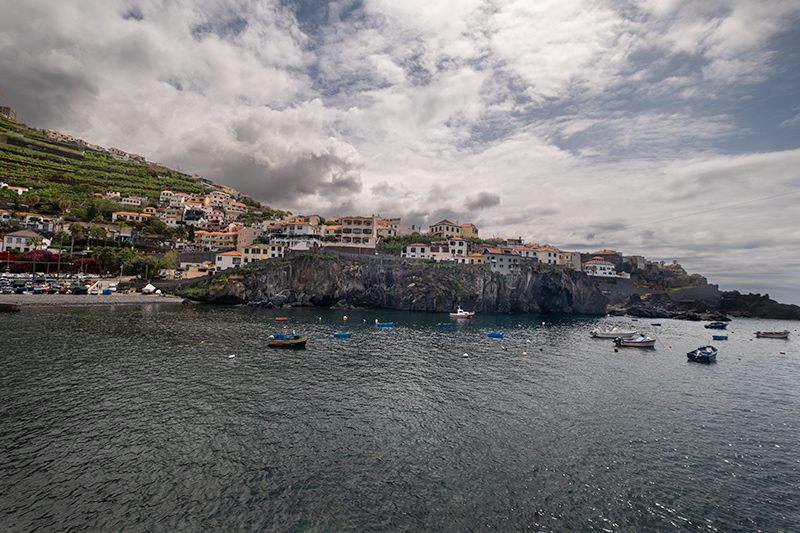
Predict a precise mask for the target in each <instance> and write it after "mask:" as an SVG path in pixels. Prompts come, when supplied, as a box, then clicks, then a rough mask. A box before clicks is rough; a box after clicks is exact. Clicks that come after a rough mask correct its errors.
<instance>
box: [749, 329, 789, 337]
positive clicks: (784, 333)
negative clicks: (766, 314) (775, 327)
mask: <svg viewBox="0 0 800 533" xmlns="http://www.w3.org/2000/svg"><path fill="white" fill-rule="evenodd" d="M756 337H758V338H760V339H788V338H789V330H788V329H786V330H784V331H756Z"/></svg>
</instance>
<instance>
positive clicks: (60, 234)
mask: <svg viewBox="0 0 800 533" xmlns="http://www.w3.org/2000/svg"><path fill="white" fill-rule="evenodd" d="M67 237H69V235H67V232H66V231H64V230H59V231H57V232H56V234H55V238H56V239H57V240H58V270H57V271H56V279H59V278H61V254H62V253H63V251H64V250H63V248H62V245H63V243H64V239H66V238H67Z"/></svg>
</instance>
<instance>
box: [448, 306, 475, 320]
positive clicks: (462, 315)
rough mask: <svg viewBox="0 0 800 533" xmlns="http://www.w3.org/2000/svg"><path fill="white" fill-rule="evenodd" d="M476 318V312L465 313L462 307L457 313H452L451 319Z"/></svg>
mask: <svg viewBox="0 0 800 533" xmlns="http://www.w3.org/2000/svg"><path fill="white" fill-rule="evenodd" d="M474 316H475V311H464V310H463V309H461V307H459V308H458V310H457V311H456V312H455V313H450V318H472V317H474Z"/></svg>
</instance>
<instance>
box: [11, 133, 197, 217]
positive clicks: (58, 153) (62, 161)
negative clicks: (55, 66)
mask: <svg viewBox="0 0 800 533" xmlns="http://www.w3.org/2000/svg"><path fill="white" fill-rule="evenodd" d="M0 181H2V182H5V183H7V184H9V185H14V186H19V187H27V188H28V189H30V192H28V193H26V194H25V195H24V196H23V199H22V201H23V203H24V204H25V205H27V206H28V207H29V208H32V209H35V210H36V211H38V212H41V213H57V212H59V211H62V210H63V208H64V206H65V204H66V205H81V204H85V202H86V201H87V200H88V199H89V198H90V197H91V196H92V194H93V193H95V192H106V191H115V192H119V193H120V194H121V195H122V196H146V197H148V198H150V200H151V201H153V200H155V201H158V198H159V196H160V194H161V191H163V190H165V189H167V190H171V191H176V192H186V193H205V192H207V191H208V188H207V187H205V186H204V185H202V184H200V183H198V182H197V181H196V180H195V179H193V178H192V177H191V176H188V175H186V174H183V173H181V172H177V171H174V170H170V169H166V168H163V167H158V166H154V165H147V164H143V163H137V162H133V161H120V160H117V159H115V158H114V157H112V156H111V155H109V154H107V153H104V152H99V151H95V150H82V149H80V147H79V146H78V145H77V144H74V143H63V142H57V141H53V140H51V139H48V138H47V136H46V135H45V134H44V133H42V132H41V131H39V130H36V129H33V128H29V127H27V126H26V125H24V124H21V123H18V122H13V121H10V120H8V119H6V118H5V117H0ZM15 196H17V195H16V193H14V192H12V191H8V190H0V197H3V198H5V199H6V200H7V201H9V200H10V201H13V200H15Z"/></svg>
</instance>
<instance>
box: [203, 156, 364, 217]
mask: <svg viewBox="0 0 800 533" xmlns="http://www.w3.org/2000/svg"><path fill="white" fill-rule="evenodd" d="M220 159H221V160H220ZM217 165H219V166H218V167H217V173H218V174H219V175H221V176H223V178H222V181H223V182H224V183H225V184H227V185H230V186H232V187H234V188H236V189H238V190H241V191H246V192H247V193H248V194H250V195H251V196H253V197H254V198H256V199H257V200H259V201H264V202H267V203H268V204H269V205H271V206H273V207H276V206H278V207H279V206H286V205H295V204H297V203H299V202H301V201H302V200H303V199H305V198H306V197H308V196H321V197H323V198H343V197H344V198H346V197H348V196H353V195H357V194H358V193H360V192H361V189H362V183H361V177H360V175H359V173H358V169H357V168H355V166H354V165H353V164H351V163H350V162H348V161H346V160H344V159H342V158H340V157H338V156H337V155H336V154H328V153H326V154H319V155H315V154H307V155H305V156H301V157H298V158H296V159H294V160H291V161H287V162H284V163H280V164H273V165H270V164H268V163H265V162H263V161H260V160H259V159H257V158H255V157H253V156H241V157H233V156H228V157H227V158H226V157H225V156H221V157H220V158H218V161H217Z"/></svg>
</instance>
